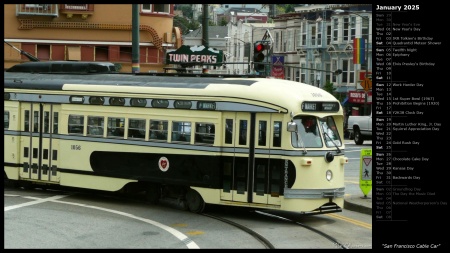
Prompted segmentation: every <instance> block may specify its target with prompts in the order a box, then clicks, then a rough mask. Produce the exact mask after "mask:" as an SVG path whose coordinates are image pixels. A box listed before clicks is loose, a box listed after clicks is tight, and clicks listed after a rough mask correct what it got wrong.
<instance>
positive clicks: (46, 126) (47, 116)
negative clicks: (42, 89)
mask: <svg viewBox="0 0 450 253" xmlns="http://www.w3.org/2000/svg"><path fill="white" fill-rule="evenodd" d="M49 131H50V112H47V111H45V112H44V133H48V132H49Z"/></svg>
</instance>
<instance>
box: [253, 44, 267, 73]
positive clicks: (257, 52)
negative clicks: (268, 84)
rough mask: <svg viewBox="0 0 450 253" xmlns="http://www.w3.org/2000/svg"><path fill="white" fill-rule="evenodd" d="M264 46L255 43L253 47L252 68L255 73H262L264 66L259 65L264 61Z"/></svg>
mask: <svg viewBox="0 0 450 253" xmlns="http://www.w3.org/2000/svg"><path fill="white" fill-rule="evenodd" d="M264 50H265V46H264V44H263V43H261V42H256V43H255V44H254V47H253V66H254V68H255V70H256V71H258V72H263V71H264V70H265V67H264V64H259V63H262V62H263V61H264V58H265V55H264V53H263V52H264Z"/></svg>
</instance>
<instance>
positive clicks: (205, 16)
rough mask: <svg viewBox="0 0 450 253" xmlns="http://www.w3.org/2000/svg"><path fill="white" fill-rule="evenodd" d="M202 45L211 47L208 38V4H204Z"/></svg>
mask: <svg viewBox="0 0 450 253" xmlns="http://www.w3.org/2000/svg"><path fill="white" fill-rule="evenodd" d="M202 23H203V25H202V34H203V36H202V37H203V39H202V45H203V46H205V47H206V48H208V47H209V39H208V26H209V12H208V4H203V20H202Z"/></svg>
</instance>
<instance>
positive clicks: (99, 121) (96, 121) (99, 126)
mask: <svg viewBox="0 0 450 253" xmlns="http://www.w3.org/2000/svg"><path fill="white" fill-rule="evenodd" d="M104 122H105V118H104V117H100V116H88V126H87V134H88V135H97V136H103V126H104Z"/></svg>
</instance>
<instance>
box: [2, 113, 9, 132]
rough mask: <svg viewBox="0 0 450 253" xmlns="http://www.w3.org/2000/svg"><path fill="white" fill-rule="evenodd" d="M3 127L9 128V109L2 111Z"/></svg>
mask: <svg viewBox="0 0 450 253" xmlns="http://www.w3.org/2000/svg"><path fill="white" fill-rule="evenodd" d="M3 115H4V116H3V128H4V129H8V128H9V111H4V114H3Z"/></svg>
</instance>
